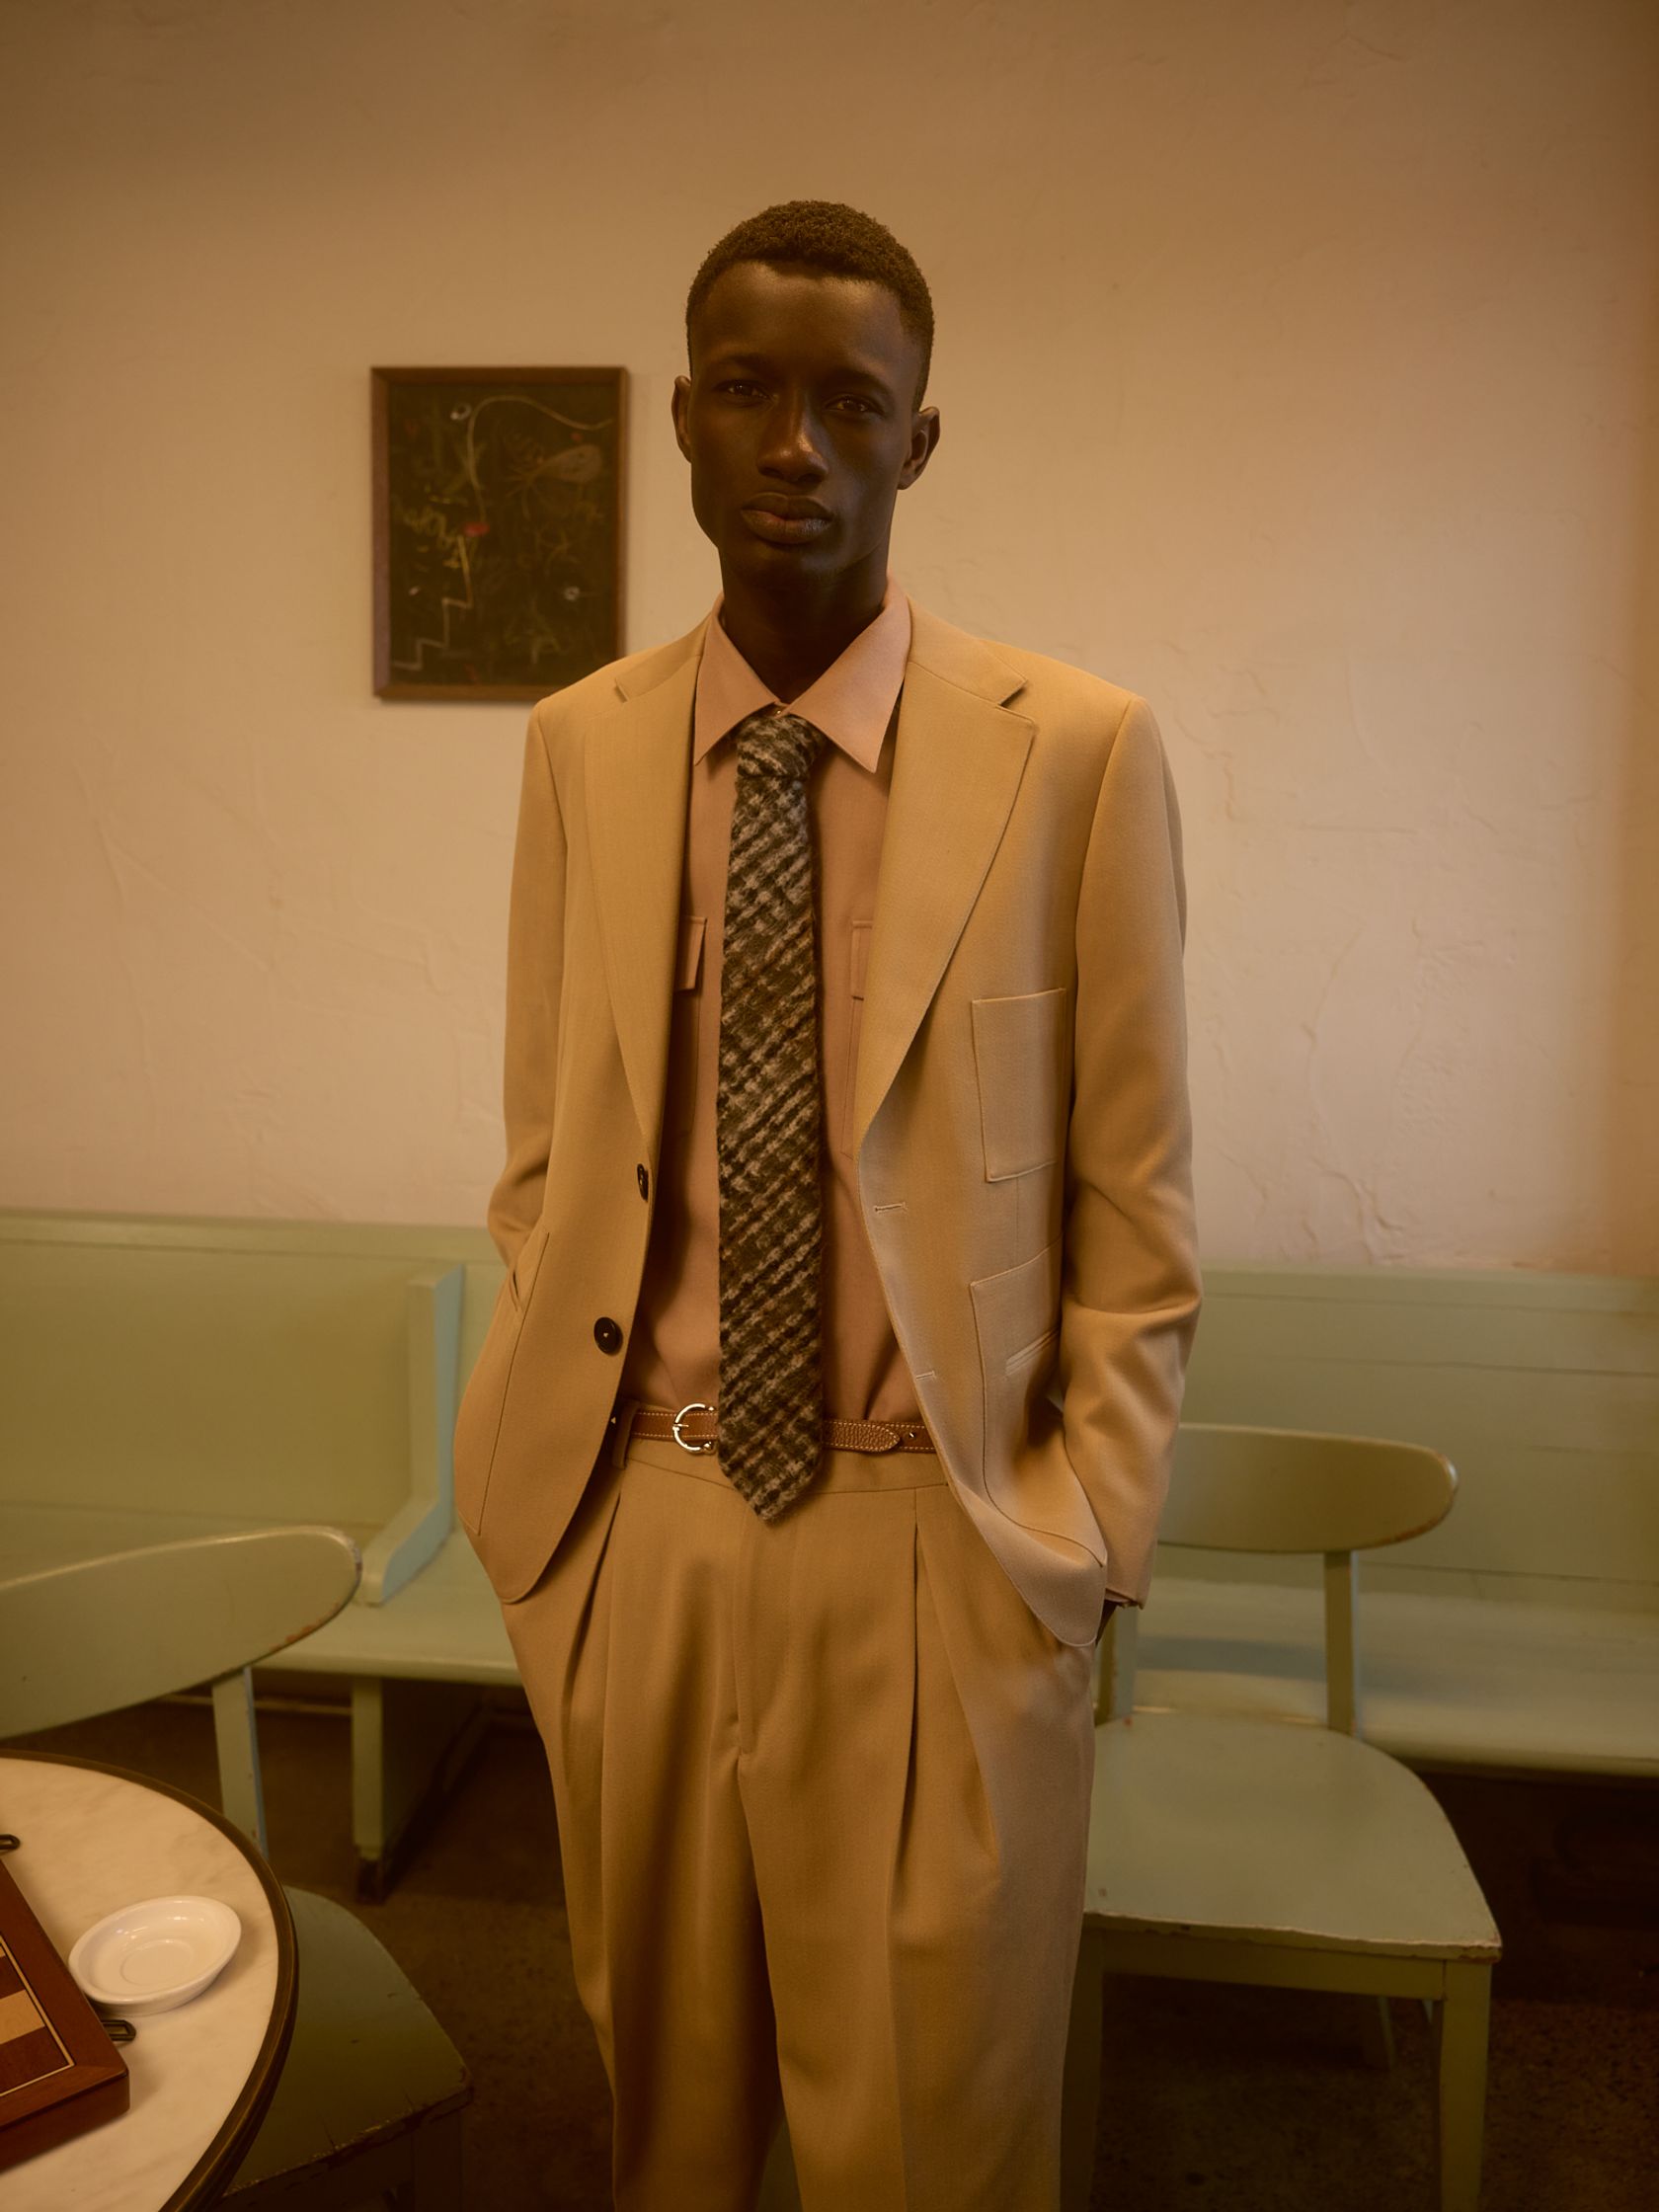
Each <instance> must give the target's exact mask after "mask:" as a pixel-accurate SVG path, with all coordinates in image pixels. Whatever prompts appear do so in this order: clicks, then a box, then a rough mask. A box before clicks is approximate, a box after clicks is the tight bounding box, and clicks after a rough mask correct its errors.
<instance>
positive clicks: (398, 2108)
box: [223, 1889, 472, 2212]
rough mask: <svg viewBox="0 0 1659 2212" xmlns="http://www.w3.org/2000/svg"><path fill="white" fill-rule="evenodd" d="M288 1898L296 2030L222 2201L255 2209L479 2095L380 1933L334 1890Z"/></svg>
mask: <svg viewBox="0 0 1659 2212" xmlns="http://www.w3.org/2000/svg"><path fill="white" fill-rule="evenodd" d="M286 1895H287V1900H288V1908H289V1910H290V1912H291V1913H292V1915H293V1924H294V1937H295V1943H296V1948H297V1951H298V1959H299V2001H298V2005H297V2008H296V2011H295V2015H294V2026H293V2039H292V2041H291V2042H290V2043H289V2045H288V2055H287V2058H286V2059H285V2061H284V2062H283V2066H282V2073H281V2079H280V2080H279V2081H278V2082H277V2085H276V2094H275V2095H274V2096H273V2098H272V2100H271V2106H270V2109H269V2110H268V2111H267V2113H266V2115H265V2118H264V2119H263V2121H262V2122H261V2124H260V2129H259V2132H258V2134H257V2135H256V2136H255V2137H254V2140H253V2143H252V2144H251V2145H250V2147H249V2150H248V2154H247V2156H246V2158H245V2159H244V2160H243V2162H242V2165H241V2166H240V2168H239V2169H238V2170H237V2173H236V2174H235V2177H234V2178H233V2179H232V2181H231V2183H230V2185H229V2187H228V2188H227V2189H226V2191H225V2195H224V2200H223V2201H224V2202H225V2203H226V2204H227V2205H235V2206H237V2207H242V2206H244V2205H246V2206H248V2207H249V2212H252V2208H253V2206H254V2205H256V2204H259V2203H264V2202H267V2201H277V2200H281V2201H285V2199H286V2194H287V2192H288V2191H289V2190H290V2189H292V2188H294V2187H296V2186H298V2187H300V2188H302V2189H303V2188H305V2187H307V2186H310V2185H311V2182H312V2177H313V2176H314V2175H315V2173H316V2170H317V2168H318V2167H319V2165H322V2164H333V2163H335V2162H337V2161H341V2160H344V2159H346V2158H348V2157H351V2156H356V2155H360V2154H361V2153H362V2152H364V2151H366V2150H368V2149H370V2148H372V2147H373V2146H375V2145H377V2144H379V2145H386V2144H389V2143H391V2142H392V2141H393V2140H394V2139H396V2138H399V2137H406V2136H410V2135H412V2134H413V2133H414V2132H415V2131H416V2130H417V2129H421V2128H425V2127H428V2126H429V2125H430V2124H431V2123H432V2122H433V2121H434V2120H435V2119H438V2118H440V2117H441V2116H442V2115H444V2114H445V2113H448V2112H452V2111H455V2110H457V2109H458V2108H459V2107H460V2106H461V2105H463V2104H465V2103H466V2102H467V2101H468V2100H469V2099H470V2097H471V2095H472V2083H471V2080H470V2078H469V2076H468V2074H467V2070H466V2067H465V2066H464V2064H463V2063H462V2061H461V2056H460V2053H459V2052H458V2051H457V2050H456V2048H455V2046H454V2044H453V2043H451V2042H450V2040H449V2038H448V2036H447V2035H445V2034H444V2032H443V2030H442V2028H441V2027H439V2025H438V2023H437V2021H436V2020H435V2018H434V2017H433V2015H432V2014H431V2013H430V2012H429V2011H428V2009H427V2007H426V2005H425V2004H424V2003H423V2002H422V2000H421V1998H420V1996H419V1995H418V1994H417V1992H416V1990H415V1988H414V1986H413V1985H412V1984H411V1982H410V1981H409V1979H408V1977H407V1976H406V1975H405V1974H404V1972H403V1969H402V1968H401V1967H400V1966H399V1965H398V1964H397V1962H396V1960H395V1959H394V1958H393V1957H392V1956H391V1954H390V1952H389V1951H387V1950H386V1948H385V1947H384V1945H383V1944H382V1943H381V1942H380V1941H379V1940H378V1938H377V1937H376V1936H373V1935H371V1934H370V1933H369V1931H368V1930H367V1929H366V1928H365V1927H364V1926H363V1924H362V1922H361V1921H360V1920H358V1919H357V1918H356V1915H355V1914H353V1913H349V1912H347V1911H346V1909H345V1908H344V1907H343V1906H340V1905H336V1904H335V1903H333V1902H332V1900H330V1899H329V1898H326V1897H317V1896H314V1895H313V1894H312V1893H311V1892H310V1891H309V1890H304V1889H290V1890H288V1891H287V1892H286ZM357 2193H358V2194H359V2195H360V2194H361V2193H362V2191H361V2190H360V2189H359V2190H358V2192H357Z"/></svg>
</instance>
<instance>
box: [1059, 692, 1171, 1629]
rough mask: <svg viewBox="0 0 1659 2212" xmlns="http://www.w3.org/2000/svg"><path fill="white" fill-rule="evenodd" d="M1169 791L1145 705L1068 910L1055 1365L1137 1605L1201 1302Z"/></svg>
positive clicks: (1112, 1585) (1118, 1577) (1121, 749)
mask: <svg viewBox="0 0 1659 2212" xmlns="http://www.w3.org/2000/svg"><path fill="white" fill-rule="evenodd" d="M1185 937H1186V892H1185V884H1184V879H1183V876H1182V870H1181V829H1180V817H1179V814H1178V812H1177V809H1176V801H1175V788H1174V784H1173V782H1172V780H1171V777H1170V774H1169V765H1168V762H1167V760H1166V759H1165V757H1164V751H1163V747H1162V744H1161V742H1160V740H1159V738H1158V733H1157V726H1156V724H1155V723H1154V721H1153V719H1152V715H1151V710H1150V709H1149V708H1148V707H1147V705H1146V702H1145V700H1142V699H1132V700H1131V702H1130V705H1129V707H1128V709H1127V710H1126V712H1125V714H1124V717H1123V720H1122V722H1121V723H1120V724H1119V727H1118V730H1117V733H1116V735H1115V737H1114V739H1113V741H1112V748H1111V752H1110V754H1109V756H1108V759H1107V764H1106V768H1105V772H1104V774H1103V776H1102V779H1101V784H1100V792H1099V798H1098V801H1097V803H1096V806H1095V811H1094V820H1093V824H1092V827H1091V829H1090V832H1089V843H1088V850H1087V853H1086V856H1085V859H1084V864H1083V876H1082V885H1081V890H1080V892H1079V896H1078V902H1077V929H1076V949H1077V1005H1076V1027H1075V1037H1074V1045H1073V1060H1072V1096H1071V1119H1070V1130H1069V1135H1068V1138H1067V1178H1066V1228H1065V1243H1064V1252H1065V1262H1064V1269H1063V1275H1062V1288H1061V1344H1060V1360H1059V1368H1058V1381H1059V1384H1060V1396H1061V1404H1062V1408H1063V1412H1064V1418H1065V1424H1066V1448H1067V1456H1068V1458H1069V1459H1070V1462H1071V1464H1072V1466H1073V1468H1074V1469H1075V1471H1076V1474H1077V1476H1078V1479H1079V1480H1080V1481H1081V1483H1082V1484H1083V1487H1084V1490H1085V1491H1086V1493H1087V1496H1088V1500H1089V1504H1090V1506H1091V1508H1092V1509H1093V1512H1094V1516H1095V1519H1096V1521H1097V1522H1098V1523H1099V1526H1100V1532H1101V1535H1102V1536H1103V1538H1104V1539H1105V1541H1106V1550H1107V1582H1108V1588H1109V1593H1110V1594H1111V1595H1113V1596H1117V1597H1122V1598H1126V1599H1128V1600H1129V1601H1131V1602H1132V1603H1134V1604H1136V1605H1142V1604H1144V1603H1145V1602H1146V1592H1147V1588H1148V1585H1149V1583H1150V1580H1151V1564H1152V1547H1153V1544H1154V1542H1155V1541H1156V1536H1157V1524H1158V1516H1159V1514H1160V1512H1161V1511H1162V1507H1163V1500H1164V1496H1165V1493H1166V1491H1167V1488H1168V1483H1169V1467H1170V1462H1171V1459H1172V1457H1173V1452H1174V1441H1175V1429H1176V1423H1177V1420H1178V1418H1179V1415H1180V1408H1181V1391H1182V1385H1183V1382H1184V1378H1185V1373H1186V1363H1187V1355H1188V1353H1189V1351H1190V1349H1191V1346H1192V1339H1193V1333H1194V1330H1195V1328H1196V1326H1197V1321H1198V1309H1199V1304H1200V1300H1201V1295H1202V1293H1201V1286H1200V1280H1199V1268H1198V1248H1197V1238H1196V1233H1195V1227H1194V1221H1193V1198H1192V1127H1191V1117H1190V1113H1189V1109H1188V1103H1187V1056H1186V1005H1185V996H1184V991H1183V985H1182V973H1181V956H1182V950H1183V946H1184V942H1185Z"/></svg>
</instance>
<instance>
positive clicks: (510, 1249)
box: [488, 706, 566, 1269]
mask: <svg viewBox="0 0 1659 2212" xmlns="http://www.w3.org/2000/svg"><path fill="white" fill-rule="evenodd" d="M565 850H566V848H565V825H564V820H563V817H562V816H561V814H560V811H559V794H558V791H557V789H556V787H555V785H554V781H553V766H552V762H551V760H550V758H549V756H548V751H547V741H546V736H545V732H544V730H543V727H542V708H541V707H539V706H538V707H537V708H536V709H535V710H534V711H533V712H532V713H531V715H530V721H529V728H528V730H527V731H526V732H525V735H524V773H523V782H522V785H521V787H520V791H519V797H518V833H517V840H516V843H515V845H514V856H513V888H512V892H511V895H510V900H509V907H508V925H507V1033H506V1055H505V1067H504V1072H503V1081H502V1109H503V1118H504V1121H505V1124H506V1134H507V1163H506V1165H505V1166H504V1167H503V1169H502V1172H501V1175H500V1177H499V1178H498V1180H497V1183H496V1187H495V1189H494V1190H493V1191H492V1193H491V1194H490V1207H489V1214H488V1224H489V1229H490V1235H491V1237H492V1238H493V1240H494V1242H495V1246H496V1249H497V1251H498V1252H500V1254H501V1256H502V1259H503V1261H504V1262H505V1263H506V1265H507V1266H508V1267H509V1268H510V1269H511V1268H512V1266H513V1264H514V1261H515V1260H516V1259H517V1257H518V1248H519V1246H520V1245H521V1244H522V1243H523V1241H524V1239H525V1237H526V1236H528V1234H529V1233H530V1230H531V1229H532V1228H534V1226H535V1225H536V1222H537V1220H538V1218H539V1217H540V1214H541V1205H542V1192H543V1190H544V1188H545V1186H546V1182H547V1158H548V1152H549V1150H550V1148H551V1146H552V1138H553V1099H554V1088H555V1084H556V1080H557V1076H558V1067H559V998H560V989H561V986H562V984H563V980H564V946H565Z"/></svg>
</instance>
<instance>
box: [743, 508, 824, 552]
mask: <svg viewBox="0 0 1659 2212" xmlns="http://www.w3.org/2000/svg"><path fill="white" fill-rule="evenodd" d="M743 516H744V520H745V521H746V522H747V523H748V524H749V526H750V528H751V530H752V531H753V532H754V534H755V536H756V537H761V538H764V539H765V540H766V543H767V544H768V545H810V544H811V542H812V541H813V539H814V538H818V537H822V536H823V535H824V533H825V531H826V530H827V529H828V528H829V527H830V516H829V515H828V514H826V513H825V511H824V509H823V508H822V507H820V506H818V505H817V503H816V502H814V501H811V500H787V501H785V500H779V501H778V502H776V504H775V505H774V504H773V503H772V502H770V501H767V502H765V503H764V504H762V503H759V502H755V503H754V504H752V505H751V506H749V507H746V508H745V509H744V511H743Z"/></svg>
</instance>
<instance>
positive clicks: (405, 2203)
mask: <svg viewBox="0 0 1659 2212" xmlns="http://www.w3.org/2000/svg"><path fill="white" fill-rule="evenodd" d="M461 2201H462V2199H461V2114H460V2113H459V2112H450V2113H448V2114H446V2115H445V2117H444V2118H443V2119H441V2120H438V2121H435V2122H434V2123H433V2124H432V2125H430V2126H428V2127H425V2128H423V2129H422V2130H421V2134H420V2137H419V2139H418V2146H417V2149H416V2152H415V2172H414V2174H413V2175H412V2177H411V2179H410V2182H409V2185H408V2187H407V2188H404V2189H400V2190H399V2191H398V2212H461Z"/></svg>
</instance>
